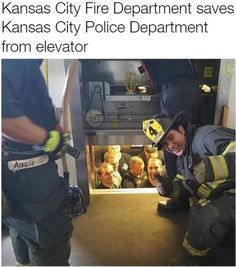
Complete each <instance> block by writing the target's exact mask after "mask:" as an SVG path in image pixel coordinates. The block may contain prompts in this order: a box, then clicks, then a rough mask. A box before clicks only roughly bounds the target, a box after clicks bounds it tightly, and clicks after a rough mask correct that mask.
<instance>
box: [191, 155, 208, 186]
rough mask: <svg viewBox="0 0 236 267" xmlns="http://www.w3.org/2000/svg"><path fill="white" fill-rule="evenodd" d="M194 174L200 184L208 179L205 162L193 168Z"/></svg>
mask: <svg viewBox="0 0 236 267" xmlns="http://www.w3.org/2000/svg"><path fill="white" fill-rule="evenodd" d="M193 174H194V176H195V178H196V180H197V181H198V183H199V184H202V183H204V182H205V179H206V166H205V163H204V161H203V160H201V161H200V162H199V163H198V164H196V165H194V166H193Z"/></svg>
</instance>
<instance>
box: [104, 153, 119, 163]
mask: <svg viewBox="0 0 236 267" xmlns="http://www.w3.org/2000/svg"><path fill="white" fill-rule="evenodd" d="M109 158H110V159H118V161H119V160H120V158H121V153H120V152H119V153H116V152H114V151H107V152H106V153H105V154H104V160H105V162H108V161H109Z"/></svg>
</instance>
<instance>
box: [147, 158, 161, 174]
mask: <svg viewBox="0 0 236 267" xmlns="http://www.w3.org/2000/svg"><path fill="white" fill-rule="evenodd" d="M161 168H162V166H161V164H160V163H159V162H158V160H156V161H151V162H150V163H148V174H149V177H150V178H151V179H156V175H160V174H161Z"/></svg>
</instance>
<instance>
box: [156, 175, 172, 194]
mask: <svg viewBox="0 0 236 267" xmlns="http://www.w3.org/2000/svg"><path fill="white" fill-rule="evenodd" d="M156 179H157V181H158V184H157V191H158V193H159V194H160V195H161V196H163V197H169V196H170V195H171V194H172V193H173V188H174V185H173V181H172V180H171V179H170V178H169V177H168V176H160V175H157V176H156Z"/></svg>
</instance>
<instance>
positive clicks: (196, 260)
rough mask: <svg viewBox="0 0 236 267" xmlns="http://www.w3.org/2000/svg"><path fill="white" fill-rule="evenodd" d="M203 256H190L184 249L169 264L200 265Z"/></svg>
mask: <svg viewBox="0 0 236 267" xmlns="http://www.w3.org/2000/svg"><path fill="white" fill-rule="evenodd" d="M204 259H205V257H202V256H191V255H190V254H189V253H188V252H187V251H186V250H185V249H183V250H182V252H181V253H180V254H179V255H178V256H177V257H176V258H175V259H174V260H173V261H172V262H171V263H170V264H169V266H201V265H203V263H204Z"/></svg>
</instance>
